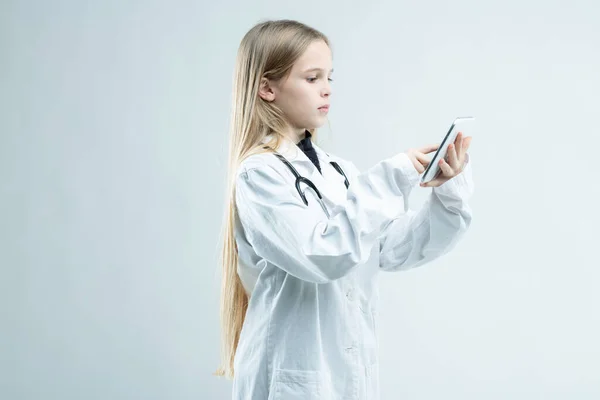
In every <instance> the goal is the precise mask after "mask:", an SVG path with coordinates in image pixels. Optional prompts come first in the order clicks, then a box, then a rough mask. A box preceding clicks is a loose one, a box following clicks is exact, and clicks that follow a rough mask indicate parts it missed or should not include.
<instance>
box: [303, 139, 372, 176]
mask: <svg viewBox="0 0 600 400" xmlns="http://www.w3.org/2000/svg"><path fill="white" fill-rule="evenodd" d="M313 146H314V147H316V148H317V149H318V151H320V152H322V153H324V154H326V155H327V158H328V159H329V161H333V162H336V163H337V164H338V165H339V166H340V167H342V169H343V170H344V172H345V173H346V175H348V177H352V176H355V175H357V174H359V173H360V171H359V169H358V168H357V167H356V165H355V164H354V163H353V162H352V161H350V160H348V159H346V158H343V157H341V156H339V155H338V154H337V153H333V152H331V151H328V150H325V149H323V148H322V147H320V146H318V145H313Z"/></svg>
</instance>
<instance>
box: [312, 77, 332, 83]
mask: <svg viewBox="0 0 600 400" xmlns="http://www.w3.org/2000/svg"><path fill="white" fill-rule="evenodd" d="M317 79H318V78H317V77H316V76H315V77H310V78H306V80H307V81H308V82H310V83H313V82H314V81H316V80H317ZM327 80H328V81H329V82H333V79H331V78H327Z"/></svg>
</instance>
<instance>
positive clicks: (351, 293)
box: [346, 288, 354, 301]
mask: <svg viewBox="0 0 600 400" xmlns="http://www.w3.org/2000/svg"><path fill="white" fill-rule="evenodd" d="M346 298H348V300H350V301H354V290H353V289H352V288H350V289H348V290H347V291H346Z"/></svg>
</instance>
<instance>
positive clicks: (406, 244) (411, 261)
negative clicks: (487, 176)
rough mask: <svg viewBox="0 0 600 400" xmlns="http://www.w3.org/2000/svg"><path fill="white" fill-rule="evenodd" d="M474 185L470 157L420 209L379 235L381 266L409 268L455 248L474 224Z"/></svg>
mask: <svg viewBox="0 0 600 400" xmlns="http://www.w3.org/2000/svg"><path fill="white" fill-rule="evenodd" d="M473 188H474V187H473V178H472V170H471V162H469V159H468V158H467V163H466V165H465V167H464V169H463V171H462V172H461V173H460V174H458V175H457V176H455V177H454V178H452V179H450V180H449V181H447V182H445V183H444V184H442V185H441V186H439V187H434V188H433V189H432V192H431V195H430V197H429V198H428V199H427V201H426V202H425V204H424V205H423V207H422V208H421V209H420V210H418V211H417V212H415V211H413V210H408V211H407V212H406V213H405V214H403V215H401V216H399V217H398V218H396V219H394V221H393V222H392V223H391V224H390V225H388V226H387V227H386V229H385V230H384V233H383V235H382V236H381V238H380V247H379V248H380V252H379V253H380V260H379V266H380V268H381V269H382V270H384V271H400V270H406V269H410V268H414V267H418V266H420V265H423V264H425V263H427V262H429V261H432V260H434V259H436V258H438V257H440V256H442V255H444V254H446V253H448V252H449V251H450V250H452V249H453V248H454V247H455V246H456V243H457V242H458V241H459V240H460V239H461V238H462V236H463V235H464V233H465V232H466V231H467V229H468V228H469V226H470V224H471V218H472V213H471V208H470V207H469V204H468V203H467V201H468V199H469V198H470V197H471V195H472V194H473Z"/></svg>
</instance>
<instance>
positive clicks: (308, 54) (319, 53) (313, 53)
mask: <svg viewBox="0 0 600 400" xmlns="http://www.w3.org/2000/svg"><path fill="white" fill-rule="evenodd" d="M331 65H332V58H331V49H330V48H329V46H327V43H325V42H324V41H322V40H318V41H314V42H312V43H311V44H310V45H309V46H308V48H307V49H306V51H305V52H304V53H303V54H302V55H301V56H300V57H299V58H298V60H296V62H295V63H294V66H293V67H292V70H294V71H295V72H298V73H303V72H306V70H310V69H313V68H314V69H321V70H323V71H325V72H326V73H328V72H330V71H331V69H332V68H331Z"/></svg>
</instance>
